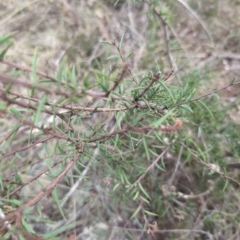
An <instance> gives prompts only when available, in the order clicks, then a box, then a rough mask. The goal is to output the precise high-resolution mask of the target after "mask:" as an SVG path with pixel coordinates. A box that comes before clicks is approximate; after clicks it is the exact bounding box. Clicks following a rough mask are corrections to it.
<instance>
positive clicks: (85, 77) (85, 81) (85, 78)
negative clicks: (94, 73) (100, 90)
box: [83, 74, 90, 89]
mask: <svg viewBox="0 0 240 240" xmlns="http://www.w3.org/2000/svg"><path fill="white" fill-rule="evenodd" d="M83 86H84V87H85V88H86V89H89V87H90V85H89V78H88V76H87V75H86V74H85V75H84V77H83Z"/></svg>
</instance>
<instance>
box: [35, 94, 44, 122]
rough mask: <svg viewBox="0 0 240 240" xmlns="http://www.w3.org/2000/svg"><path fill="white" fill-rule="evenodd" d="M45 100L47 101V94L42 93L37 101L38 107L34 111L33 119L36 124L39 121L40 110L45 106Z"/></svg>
mask: <svg viewBox="0 0 240 240" xmlns="http://www.w3.org/2000/svg"><path fill="white" fill-rule="evenodd" d="M46 101H47V95H45V94H44V95H43V96H42V98H41V100H40V101H39V103H38V108H37V112H36V115H35V119H34V124H35V125H38V122H39V120H40V116H41V112H42V110H43V108H44V106H45V103H46Z"/></svg>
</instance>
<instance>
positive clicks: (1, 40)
mask: <svg viewBox="0 0 240 240" xmlns="http://www.w3.org/2000/svg"><path fill="white" fill-rule="evenodd" d="M10 39H12V35H5V36H1V37H0V45H3V44H4V43H7V42H8V41H9V40H10Z"/></svg>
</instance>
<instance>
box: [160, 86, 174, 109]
mask: <svg viewBox="0 0 240 240" xmlns="http://www.w3.org/2000/svg"><path fill="white" fill-rule="evenodd" d="M159 83H160V85H162V86H163V88H164V89H165V90H166V91H167V92H168V94H169V95H170V97H171V98H172V101H173V103H174V104H175V103H176V102H175V99H174V97H173V95H172V92H171V91H170V89H169V88H168V87H167V85H166V84H165V83H164V82H163V81H159Z"/></svg>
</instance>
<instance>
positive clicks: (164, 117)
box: [152, 108, 174, 128]
mask: <svg viewBox="0 0 240 240" xmlns="http://www.w3.org/2000/svg"><path fill="white" fill-rule="evenodd" d="M173 112H174V108H173V109H171V110H170V111H168V113H166V114H165V115H164V116H162V117H161V118H160V119H158V120H157V121H155V122H154V123H152V126H153V127H156V128H157V127H159V126H160V125H161V124H162V123H163V122H164V121H165V120H166V119H167V118H168V117H169V116H170V115H171V114H172V113H173Z"/></svg>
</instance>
